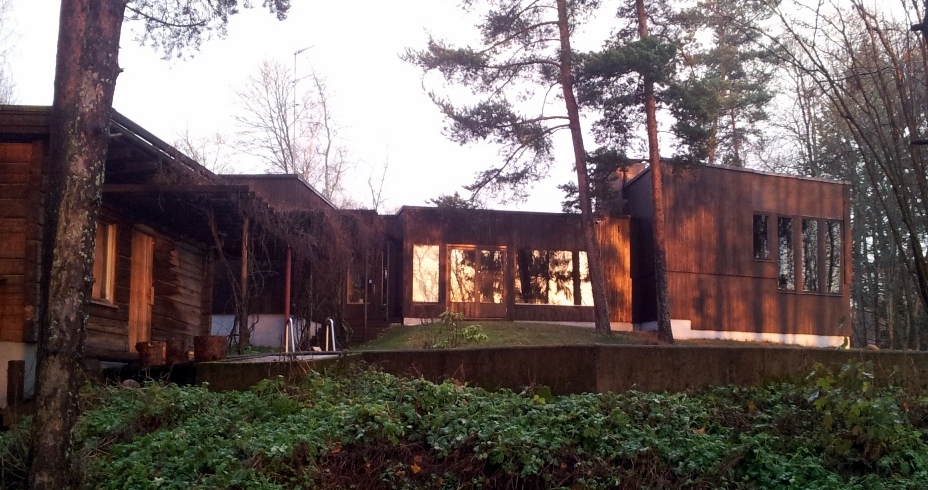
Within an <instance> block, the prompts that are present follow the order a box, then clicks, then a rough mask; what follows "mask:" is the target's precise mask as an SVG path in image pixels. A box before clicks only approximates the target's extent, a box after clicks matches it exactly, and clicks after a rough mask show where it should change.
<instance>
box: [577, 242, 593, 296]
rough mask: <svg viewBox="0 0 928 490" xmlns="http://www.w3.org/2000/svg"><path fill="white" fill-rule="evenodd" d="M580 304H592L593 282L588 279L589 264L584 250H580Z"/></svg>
mask: <svg viewBox="0 0 928 490" xmlns="http://www.w3.org/2000/svg"><path fill="white" fill-rule="evenodd" d="M580 305H581V306H593V283H592V282H591V281H590V264H589V262H587V258H586V252H580Z"/></svg>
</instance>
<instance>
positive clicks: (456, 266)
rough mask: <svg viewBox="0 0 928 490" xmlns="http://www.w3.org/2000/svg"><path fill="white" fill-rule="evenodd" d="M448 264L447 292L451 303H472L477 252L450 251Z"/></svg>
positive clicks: (462, 249)
mask: <svg viewBox="0 0 928 490" xmlns="http://www.w3.org/2000/svg"><path fill="white" fill-rule="evenodd" d="M450 256H451V257H450V259H449V263H448V271H449V274H450V276H451V277H450V280H449V290H450V293H451V301H452V302H453V303H472V302H473V301H474V297H475V296H474V278H475V277H476V275H477V274H476V273H477V267H476V264H477V251H476V250H474V249H472V248H471V249H466V248H453V249H451V253H450Z"/></svg>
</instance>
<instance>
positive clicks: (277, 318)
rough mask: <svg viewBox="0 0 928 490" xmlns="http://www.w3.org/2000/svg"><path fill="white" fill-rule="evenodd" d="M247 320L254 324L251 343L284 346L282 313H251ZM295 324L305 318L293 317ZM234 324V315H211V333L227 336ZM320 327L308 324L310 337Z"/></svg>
mask: <svg viewBox="0 0 928 490" xmlns="http://www.w3.org/2000/svg"><path fill="white" fill-rule="evenodd" d="M248 318H249V320H248V322H249V323H251V324H254V330H252V332H251V344H252V345H255V346H261V347H279V348H281V349H282V348H283V346H284V326H285V323H284V316H283V315H251V316H249V317H248ZM293 321H294V322H295V323H296V324H297V326H302V325H303V324H304V323H305V320H303V319H302V318H293ZM234 325H235V315H213V323H212V328H211V329H210V330H211V333H212V335H223V336H227V335H229V333H230V332H232V327H233V326H234ZM319 328H320V325H319V324H318V323H312V324H311V325H310V332H309V335H310V337H312V335H313V334H315V333H316V330H318V329H319Z"/></svg>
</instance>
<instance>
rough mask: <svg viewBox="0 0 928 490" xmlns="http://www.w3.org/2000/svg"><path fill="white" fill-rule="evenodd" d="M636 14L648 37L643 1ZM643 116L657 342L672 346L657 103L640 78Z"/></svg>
mask: <svg viewBox="0 0 928 490" xmlns="http://www.w3.org/2000/svg"><path fill="white" fill-rule="evenodd" d="M635 11H636V13H637V14H638V36H639V37H641V38H642V39H644V38H646V37H648V17H647V14H646V13H645V10H644V0H635ZM644 97H645V102H644V104H645V106H644V109H645V116H646V118H647V124H646V125H647V128H648V157H649V160H650V165H651V194H652V195H653V197H654V285H655V288H656V289H657V340H658V342H661V343H666V344H672V343H673V329H671V325H670V296H669V292H668V287H667V245H666V243H665V239H664V176H663V169H662V168H661V167H662V166H663V165H662V164H661V150H660V147H659V146H658V143H657V101H656V100H655V98H654V79H653V77H652V76H651V75H650V74H645V75H644Z"/></svg>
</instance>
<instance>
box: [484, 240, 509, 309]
mask: <svg viewBox="0 0 928 490" xmlns="http://www.w3.org/2000/svg"><path fill="white" fill-rule="evenodd" d="M503 272H504V269H503V251H502V250H481V251H480V302H481V303H495V304H499V303H502V302H503Z"/></svg>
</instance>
